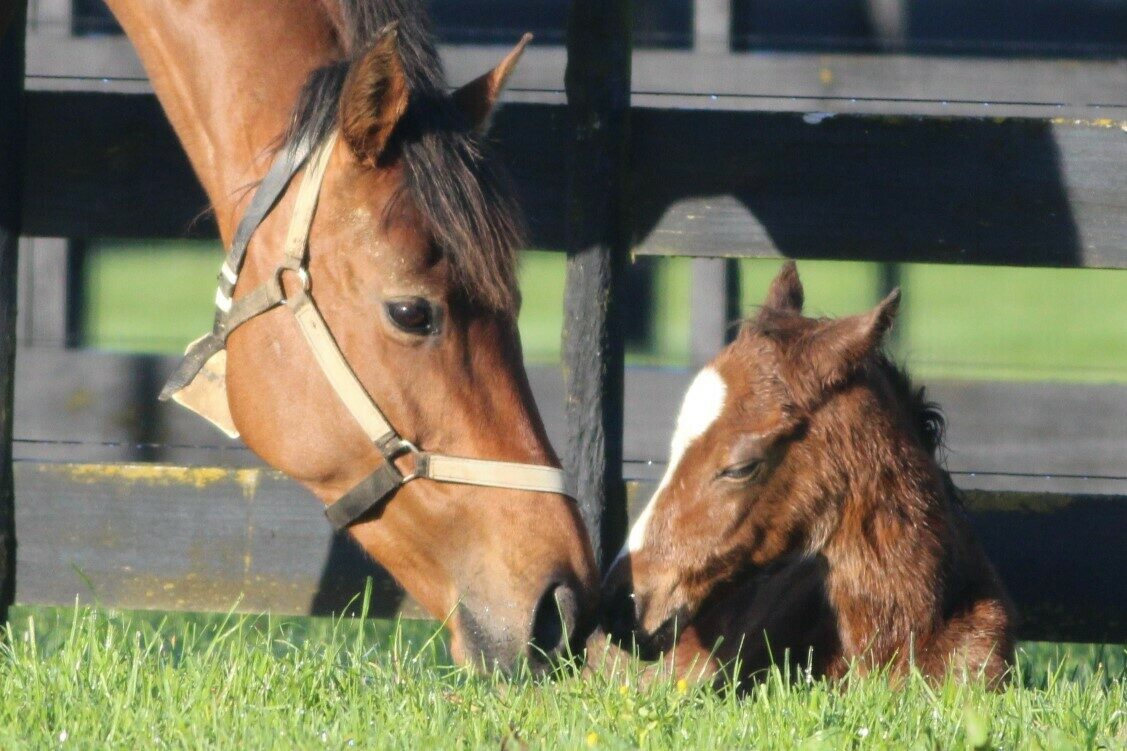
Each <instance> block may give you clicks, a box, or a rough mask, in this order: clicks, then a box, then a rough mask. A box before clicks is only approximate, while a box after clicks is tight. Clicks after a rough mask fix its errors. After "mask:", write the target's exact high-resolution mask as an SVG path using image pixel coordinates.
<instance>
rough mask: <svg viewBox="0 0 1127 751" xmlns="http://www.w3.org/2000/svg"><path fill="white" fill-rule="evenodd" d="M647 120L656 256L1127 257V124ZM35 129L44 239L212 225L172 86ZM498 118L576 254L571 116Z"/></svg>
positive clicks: (36, 209) (42, 121) (636, 176)
mask: <svg viewBox="0 0 1127 751" xmlns="http://www.w3.org/2000/svg"><path fill="white" fill-rule="evenodd" d="M631 117H632V120H633V122H632V125H631V137H630V151H631V162H630V163H631V165H632V167H631V170H630V177H629V180H628V184H629V190H630V194H629V195H630V201H629V206H630V213H631V218H630V222H631V227H632V230H631V233H630V234H631V237H632V240H631V242H632V243H633V245H634V246H635V250H636V251H637V252H639V253H645V254H685V255H699V256H769V257H776V256H787V257H794V258H832V259H844V258H849V259H861V260H876V261H918V262H929V263H980V264H1002V265H1028V266H1065V267H1071V266H1078V267H1101V268H1105V267H1106V268H1124V267H1127V249H1125V248H1124V246H1123V244H1122V238H1123V237H1127V138H1124V131H1123V128H1124V127H1127V119H1125V120H1123V121H1118V120H1092V121H1076V120H1056V121H1052V120H1029V119H1020V118H1015V119H1006V118H1002V119H998V120H994V119H986V118H977V119H965V118H954V119H950V118H936V117H880V116H868V115H838V116H834V117H828V118H826V117H823V116H822V115H817V116H815V117H811V116H810V115H809V113H806V114H801V113H763V112H759V113H756V112H711V111H698V112H694V111H677V110H665V109H660V110H659V109H646V108H641V109H638V108H635V109H634V110H633V112H632V114H631ZM29 123H30V130H29V139H28V150H27V153H26V155H25V162H26V164H27V165H28V168H27V173H26V176H25V183H24V184H25V196H26V200H25V202H24V213H23V223H24V227H25V232H27V233H28V234H38V235H42V236H71V237H96V236H117V237H182V236H214V232H215V228H214V223H213V222H212V221H211V219H210V217H209V216H208V215H207V213H206V212H207V201H206V199H205V198H204V196H203V193H202V191H201V190H200V188H199V186H198V183H197V182H196V180H195V178H194V176H193V175H192V173H191V169H190V167H189V166H188V163H187V160H186V158H185V157H184V155H183V153H182V151H181V150H180V147H179V146H178V144H177V143H176V139H175V137H174V136H173V134H172V132H171V130H170V129H169V127H168V125H167V123H166V121H165V119H164V116H163V114H161V112H160V110H159V108H158V106H157V104H156V101H155V99H153V98H151V97H148V96H140V95H109V94H89V93H85V94H82V93H79V94H76V93H68V92H32V93H31V95H29ZM494 123H495V124H494V129H493V132H492V140H493V141H494V142H495V146H496V148H497V150H498V152H499V153H500V154H501V155H502V157H503V158H504V160H505V161H506V163H507V164H508V165H509V166H510V168H511V170H512V172H513V174H514V179H515V183H516V187H517V191H518V195H519V196H520V198H521V200H522V202H523V204H524V208H525V211H526V213H527V214H528V217H529V225H530V229H531V237H530V242H531V245H532V247H540V248H555V249H562V248H565V247H566V246H567V242H568V241H567V226H568V223H569V221H570V220H571V219H574V218H575V217H574V216H573V215H572V214H571V213H569V210H568V209H567V207H568V206H569V203H568V199H567V188H566V185H567V182H566V180H565V178H564V176H565V175H567V174H568V156H567V155H568V154H569V153H570V150H569V146H568V144H569V138H570V136H569V133H570V132H571V125H570V119H569V115H568V112H567V110H566V109H564V108H562V107H559V106H556V105H546V104H511V105H509V106H508V107H505V108H503V109H502V110H501V111H500V112H499V113H498V115H497V117H496V118H495V121H494ZM587 189H589V190H591V191H602V193H599V194H597V195H606V193H605V191H606V186H605V185H599V184H598V183H597V182H594V183H590V184H589V185H588V187H587ZM593 200H594V199H593ZM589 219H590V220H592V221H593V217H590V218H589ZM584 221H588V220H584Z"/></svg>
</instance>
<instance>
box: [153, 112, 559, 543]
mask: <svg viewBox="0 0 1127 751" xmlns="http://www.w3.org/2000/svg"><path fill="white" fill-rule="evenodd" d="M335 142H336V134H335V133H334V134H333V135H331V136H329V137H328V138H327V139H326V140H325V141H324V142H323V143H322V144H321V145H320V146H318V147H317V149H316V151H313V152H312V154H310V151H311V149H305V148H304V147H303V146H302V145H301V144H297V145H296V147H295V148H294V149H292V150H289V149H287V151H286V152H284V153H283V154H282V155H281V156H279V158H278V160H277V161H276V162H275V163H274V164H273V165H272V166H271V168H270V171H269V172H268V173H267V176H266V178H265V179H264V180H263V182H262V184H261V186H260V187H259V189H258V192H256V194H255V196H254V198H253V199H252V200H251V205H250V207H249V208H248V210H247V214H246V215H245V216H244V217H243V220H242V221H241V222H240V223H239V228H238V230H237V231H236V233H235V240H234V242H233V243H232V247H231V252H230V253H229V254H228V256H227V259H226V260H225V261H224V263H223V267H222V270H221V273H220V278H219V289H218V290H217V292H216V315H215V325H214V326H213V328H212V331H211V333H210V334H208V335H207V336H205V337H204V338H203V339H200V340H198V341H197V342H195V343H194V344H193V345H192V347H190V348H189V350H188V352H187V353H186V354H185V357H184V361H183V362H182V363H181V364H180V367H179V368H177V370H176V372H175V373H174V374H173V376H172V378H171V379H170V380H169V382H168V383H167V384H166V385H165V388H164V391H162V393H161V398H162V399H167V398H169V397H170V396H172V394H173V393H175V392H177V391H179V390H180V389H182V388H184V387H185V386H186V385H188V384H189V383H191V382H192V380H194V379H195V378H196V376H197V375H198V373H199V371H200V370H201V368H202V367H203V366H204V364H205V363H206V362H207V361H208V359H210V358H211V357H212V356H213V355H215V354H216V353H218V352H219V351H220V350H222V349H224V347H225V346H226V341H227V337H228V336H229V335H230V333H231V332H232V331H234V330H235V329H236V328H238V327H239V326H241V325H242V324H243V323H245V322H247V321H249V320H250V319H252V318H254V317H256V316H259V315H261V314H263V313H265V312H267V311H268V310H272V309H273V308H276V307H279V306H285V308H287V309H288V310H289V311H290V312H291V313H292V314H293V316H294V319H295V320H296V321H297V324H298V327H299V328H300V330H301V333H302V335H303V336H304V337H305V340H306V342H307V343H308V344H309V347H310V349H311V350H312V351H313V355H314V359H315V360H316V361H317V364H318V365H319V366H320V368H321V371H322V372H323V373H324V374H325V377H326V378H327V379H328V381H329V385H330V386H332V389H333V391H334V392H335V393H336V395H337V397H338V398H339V399H340V400H341V403H342V404H343V405H344V407H345V408H346V409H347V410H348V412H349V413H350V414H351V415H352V417H353V419H355V420H356V422H357V423H358V424H359V425H360V428H361V429H362V430H363V431H364V433H365V435H367V437H368V440H370V441H371V442H372V443H373V445H375V447H376V448H377V449H378V450H379V452H380V454H381V455H382V456H383V459H384V461H383V463H382V464H380V466H379V467H377V468H376V470H375V471H373V472H372V473H371V474H370V475H368V476H367V477H366V478H364V480H362V481H361V482H360V483H359V484H358V485H356V486H355V487H354V488H352V489H351V490H349V491H348V492H347V493H345V494H344V495H343V496H342V497H341V498H339V499H337V500H336V501H335V502H333V503H332V504H330V505H329V506H328V507H327V508H326V509H325V514H326V516H327V517H328V518H329V521H330V522H331V523H332V525H333V527H335V528H336V529H338V530H339V529H343V528H345V527H347V526H349V525H350V524H352V523H353V522H355V521H357V520H358V519H360V518H361V517H362V516H364V515H365V514H367V513H368V512H369V511H371V510H372V509H373V508H375V507H376V506H378V505H380V504H381V503H383V502H384V501H385V500H387V499H388V498H390V497H391V496H392V495H394V494H395V491H397V490H398V489H399V488H400V487H402V486H403V485H405V484H407V483H408V482H411V481H412V480H415V479H418V478H426V479H429V480H434V481H436V482H447V483H457V484H462V485H479V486H485V487H494V488H509V489H513V490H526V491H534V492H542V493H556V494H560V495H565V496H566V495H567V494H566V491H565V486H564V474H563V471H562V470H560V469H558V468H556V467H548V466H542V465H536V464H520V463H517V462H503V461H493V460H488V459H470V458H466V457H460V456H447V455H445V454H433V453H430V452H427V451H420V450H419V449H418V448H416V447H415V446H414V445H413V444H412V443H411V442H409V441H407V440H405V439H404V438H403V437H402V436H400V435H399V433H398V432H397V431H396V430H395V428H393V427H392V426H391V423H390V422H388V420H387V418H386V417H385V416H384V414H383V412H382V411H380V408H379V406H377V405H376V403H375V401H374V400H373V399H372V397H371V395H370V394H369V393H368V391H367V389H365V388H364V386H363V384H361V383H360V379H359V378H357V376H356V374H355V373H354V372H353V370H352V368H351V367H350V366H349V364H348V361H347V360H346V359H345V357H344V353H342V352H341V350H340V347H339V346H337V343H336V340H335V339H333V336H332V333H331V332H330V331H329V327H328V325H327V324H326V323H325V319H324V317H323V316H322V315H321V312H320V311H319V310H318V309H317V305H316V304H315V303H314V301H313V297H312V296H311V295H310V292H309V286H310V284H309V270H308V266H307V249H308V246H309V231H310V228H311V227H312V225H313V216H314V214H315V213H316V210H317V198H318V196H319V195H320V192H321V183H322V181H323V180H324V177H325V170H326V169H327V167H328V164H329V157H330V156H331V155H332V151H333V145H334V143H335ZM303 152H304V153H303ZM306 160H308V161H309V166H308V168H307V169H306V170H305V174H304V175H303V176H302V180H301V185H300V187H299V188H298V193H297V197H296V200H295V203H294V210H293V216H292V217H291V219H290V226H289V231H288V232H287V235H286V244H285V252H284V256H283V260H282V263H281V265H279V266H278V267H277V269H276V270H275V272H274V274H273V275H272V276H271V278H270V279H269V280H268V281H267V282H265V283H264V284H262V285H260V286H258V287H256V288H255V289H253V290H252V291H250V292H249V293H247V294H245V295H243V296H241V297H240V298H239V299H238V300H232V297H231V296H232V293H233V292H234V289H235V284H236V282H237V281H238V276H239V272H240V271H241V269H242V263H243V260H244V258H245V256H246V248H247V244H248V243H249V241H250V237H251V235H252V234H253V233H254V230H255V229H256V228H257V227H258V225H259V224H261V223H262V220H263V219H264V218H265V217H266V215H267V214H268V213H269V212H270V210H271V209H272V208H273V206H274V205H275V204H276V203H277V202H278V199H279V198H280V197H281V195H282V193H284V192H285V189H286V186H287V185H288V184H289V182H290V180H291V179H292V177H293V175H294V173H296V171H297V170H298V169H300V168H301V166H302V164H304V162H305V161H306ZM279 165H281V166H279ZM260 197H261V200H260ZM290 273H292V274H293V275H294V276H296V277H297V279H298V280H300V282H301V287H300V289H298V290H297V291H296V292H294V293H291V294H288V295H287V293H286V291H285V288H284V287H283V285H282V278H283V276H285V275H286V274H290ZM397 461H403V462H409V463H413V467H412V468H411V469H410V470H409V472H408V473H407V474H404V473H403V472H402V471H401V470H400V469H399V467H398V465H397V463H396V462H397Z"/></svg>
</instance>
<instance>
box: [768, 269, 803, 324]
mask: <svg viewBox="0 0 1127 751" xmlns="http://www.w3.org/2000/svg"><path fill="white" fill-rule="evenodd" d="M805 299H806V293H805V292H803V290H802V281H801V280H800V279H799V278H798V266H797V265H795V263H794V261H787V262H786V263H784V264H783V267H782V268H781V269H779V273H778V274H776V275H775V279H774V281H772V282H771V286H770V288H769V289H768V290H767V297H766V298H764V300H763V307H761V308H760V309H759V315H758V319H759V320H761V321H762V319H764V318H766V317H767V316H770V315H772V314H777V313H783V314H785V315H799V314H800V313H802V303H803V302H804V301H805Z"/></svg>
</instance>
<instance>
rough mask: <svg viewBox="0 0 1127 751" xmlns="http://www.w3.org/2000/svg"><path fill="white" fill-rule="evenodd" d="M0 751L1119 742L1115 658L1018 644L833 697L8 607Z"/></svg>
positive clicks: (322, 622)
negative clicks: (495, 667) (551, 676)
mask: <svg viewBox="0 0 1127 751" xmlns="http://www.w3.org/2000/svg"><path fill="white" fill-rule="evenodd" d="M13 616H14V617H13V620H12V626H11V633H10V638H9V640H8V642H7V643H5V644H0V687H2V690H3V695H4V700H3V701H0V747H2V748H5V749H22V748H99V749H100V748H123V749H135V748H188V749H196V748H206V747H219V748H237V749H253V748H334V749H344V748H352V747H357V748H410V749H415V748H450V747H465V748H479V747H481V748H498V747H501V748H525V747H530V748H587V747H597V748H634V747H641V748H652V749H661V748H702V749H717V748H756V749H773V748H802V749H822V748H825V749H842V748H858V749H868V748H873V749H904V748H920V749H962V748H1007V749H1010V748H1014V749H1069V748H1109V749H1112V748H1115V749H1122V748H1125V747H1127V679H1125V673H1124V649H1123V648H1121V647H1119V648H1098V647H1075V646H1074V647H1060V646H1050V645H1025V647H1024V648H1023V650H1022V654H1021V662H1020V666H1019V671H1020V674H1019V675H1018V677H1017V679H1016V680H1015V682H1014V684H1013V685H1011V686H1010V687H1009V688H1007V689H1005V690H1004V691H1002V692H1000V693H997V694H992V693H989V692H987V691H986V690H985V689H984V688H983V687H982V686H981V685H975V684H971V685H968V686H958V685H954V684H949V685H943V686H940V687H938V688H931V687H929V686H928V685H927V684H926V683H924V682H923V681H921V680H918V679H914V678H913V679H910V680H908V681H907V682H906V683H905V684H904V685H900V686H890V685H889V684H888V683H887V682H886V681H885V680H883V679H881V678H879V677H877V678H865V679H854V680H850V681H848V682H847V683H846V684H845V685H828V684H825V683H822V682H803V681H799V682H791V681H788V680H786V679H785V678H784V677H783V676H782V675H780V674H779V673H778V672H775V673H772V674H770V675H768V676H766V678H765V680H764V681H763V683H761V684H760V685H758V686H757V687H756V688H755V689H754V690H753V691H752V692H751V693H750V694H749V695H747V696H744V697H742V698H741V697H737V696H735V695H733V694H731V693H724V692H719V693H717V692H713V691H708V690H703V689H698V688H694V687H692V686H686V685H684V684H678V683H675V682H672V681H657V682H655V683H652V684H651V685H648V686H646V687H640V686H639V684H638V681H637V674H636V671H635V668H634V667H629V668H626V669H624V670H622V671H620V672H618V673H617V674H614V675H595V676H576V675H574V674H569V675H567V676H564V677H561V678H558V679H557V680H554V681H546V680H535V679H532V678H529V677H527V676H518V677H516V678H513V679H510V680H503V679H499V678H496V677H488V676H479V675H474V674H471V673H469V672H467V671H465V670H462V669H458V668H455V667H452V666H450V664H449V657H448V655H447V652H446V650H445V644H444V641H443V639H442V638H441V636H437V637H436V635H435V628H436V626H435V624H434V623H429V622H414V623H412V622H401V623H400V622H386V621H385V622H378V621H377V622H372V621H369V622H363V623H362V622H359V621H355V620H344V621H334V620H331V619H276V618H274V619H272V618H268V617H265V616H263V617H243V616H229V617H223V616H191V615H176V616H161V615H159V614H145V613H121V612H114V611H107V610H98V609H87V608H74V609H69V608H60V609H50V608H33V609H32V608H18V609H17V610H16V611H15V612H14V613H13Z"/></svg>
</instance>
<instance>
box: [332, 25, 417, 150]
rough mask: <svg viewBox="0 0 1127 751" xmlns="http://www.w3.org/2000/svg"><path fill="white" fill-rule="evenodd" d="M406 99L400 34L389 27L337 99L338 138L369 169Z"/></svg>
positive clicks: (350, 73) (356, 66)
mask: <svg viewBox="0 0 1127 751" xmlns="http://www.w3.org/2000/svg"><path fill="white" fill-rule="evenodd" d="M409 98H410V91H409V90H408V86H407V77H406V75H405V74H404V72H403V61H402V60H401V59H400V57H399V31H398V28H397V25H396V24H389V25H388V26H386V27H384V28H383V30H381V31H380V33H379V36H378V37H377V38H376V42H375V44H373V45H372V47H371V48H370V49H369V50H368V51H367V52H365V53H364V55H363V56H362V57H361V58H360V59H359V60H357V61H356V62H355V63H353V64H352V67H351V68H349V71H348V76H347V77H346V78H345V81H344V90H343V92H342V94H341V98H340V131H341V135H342V136H343V137H344V142H345V143H347V144H348V146H349V148H351V149H352V153H353V154H354V155H355V156H356V158H357V159H358V160H360V161H361V162H363V163H366V164H371V165H374V164H375V163H376V161H377V160H379V158H380V156H381V155H382V154H383V152H384V149H385V148H386V147H387V142H388V140H389V139H390V138H391V133H392V131H394V130H395V126H396V125H397V124H398V123H399V120H400V119H401V118H402V117H403V113H404V112H406V111H407V102H408V100H409Z"/></svg>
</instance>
